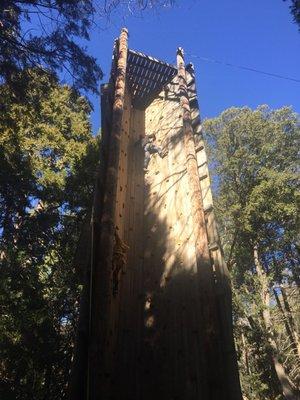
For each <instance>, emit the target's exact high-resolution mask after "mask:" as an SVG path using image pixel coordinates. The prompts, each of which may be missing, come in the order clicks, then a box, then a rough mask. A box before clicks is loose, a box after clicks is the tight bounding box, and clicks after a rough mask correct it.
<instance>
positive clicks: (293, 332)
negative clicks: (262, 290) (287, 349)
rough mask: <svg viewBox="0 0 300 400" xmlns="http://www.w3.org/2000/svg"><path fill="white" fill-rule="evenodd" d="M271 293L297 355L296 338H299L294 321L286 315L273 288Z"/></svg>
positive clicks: (284, 308)
mask: <svg viewBox="0 0 300 400" xmlns="http://www.w3.org/2000/svg"><path fill="white" fill-rule="evenodd" d="M273 293H274V297H275V300H276V304H277V307H278V309H279V311H280V314H281V315H282V319H283V323H284V327H285V330H286V333H287V335H288V337H289V340H290V343H291V346H292V349H293V352H294V353H295V355H296V356H299V354H300V353H299V350H300V348H298V346H297V340H298V339H299V338H298V337H297V332H296V330H295V326H294V324H293V322H294V321H293V319H292V316H288V313H287V310H286V307H285V305H284V304H283V305H282V303H281V301H280V298H279V296H278V293H277V290H276V289H273ZM281 293H282V289H281Z"/></svg>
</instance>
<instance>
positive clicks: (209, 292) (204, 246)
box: [177, 48, 227, 400]
mask: <svg viewBox="0 0 300 400" xmlns="http://www.w3.org/2000/svg"><path fill="white" fill-rule="evenodd" d="M177 68H178V80H179V95H180V103H181V107H182V113H183V137H184V148H185V155H186V169H187V175H188V180H189V189H190V190H189V192H190V201H191V208H192V214H193V215H192V217H193V219H194V225H195V226H196V227H197V231H196V232H195V248H196V261H197V276H198V288H199V312H200V318H199V321H200V322H201V325H202V326H201V338H200V340H201V342H202V346H201V347H202V355H201V356H202V357H203V358H204V359H203V361H202V366H201V367H202V370H201V376H203V379H204V382H203V393H202V397H203V399H209V400H219V399H220V398H227V397H226V392H225V393H224V389H225V382H224V372H223V370H222V351H221V343H220V324H219V321H218V315H217V314H218V311H217V303H216V293H215V282H214V281H215V277H214V272H213V268H212V262H211V257H210V251H209V243H208V236H207V231H206V223H205V214H204V208H203V199H202V192H201V187H200V177H199V172H198V164H197V155H196V149H195V142H194V135H193V127H192V118H191V110H190V103H189V95H188V87H187V77H186V70H185V63H184V53H183V49H182V48H178V50H177ZM201 367H200V368H201Z"/></svg>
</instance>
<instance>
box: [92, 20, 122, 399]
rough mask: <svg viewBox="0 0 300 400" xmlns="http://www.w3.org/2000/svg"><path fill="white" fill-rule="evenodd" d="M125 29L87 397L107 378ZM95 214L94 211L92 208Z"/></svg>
mask: <svg viewBox="0 0 300 400" xmlns="http://www.w3.org/2000/svg"><path fill="white" fill-rule="evenodd" d="M127 41H128V32H127V29H125V28H123V29H122V31H121V35H120V37H119V40H118V48H117V57H116V58H117V60H116V70H115V74H116V76H115V87H114V97H113V99H114V100H113V110H112V126H111V136H110V139H109V154H108V161H107V167H106V178H105V193H104V197H103V206H102V210H101V220H99V221H95V223H96V224H99V225H100V234H99V235H95V238H94V246H93V247H94V259H95V265H94V271H93V277H92V281H93V292H92V296H91V307H92V313H91V315H92V319H91V322H90V346H89V365H88V370H89V378H88V391H87V392H88V394H87V400H90V399H91V400H95V399H99V398H103V394H104V393H105V390H106V388H107V385H108V382H109V378H108V377H107V374H106V356H105V349H106V348H107V347H108V346H109V344H108V342H109V334H108V326H109V321H110V313H109V310H110V301H111V270H112V264H111V261H112V253H113V243H114V233H115V210H116V195H117V182H118V166H119V157H120V138H121V129H122V128H121V126H122V117H123V111H124V97H125V76H126V65H127V52H128V45H127ZM95 215H97V212H96V210H95Z"/></svg>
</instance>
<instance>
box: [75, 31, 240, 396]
mask: <svg viewBox="0 0 300 400" xmlns="http://www.w3.org/2000/svg"><path fill="white" fill-rule="evenodd" d="M127 36H128V34H127V30H126V29H123V30H122V32H121V35H120V37H119V39H118V40H117V41H116V43H115V46H114V51H113V60H112V69H111V76H110V80H109V83H108V84H106V85H103V86H102V95H101V110H102V148H101V160H100V169H99V171H98V177H97V185H96V190H95V198H94V209H93V215H92V219H91V234H90V236H89V240H88V241H87V242H88V243H87V245H89V248H90V257H89V261H88V265H87V268H86V271H87V272H86V282H85V288H84V291H83V295H82V301H81V312H80V314H81V315H80V322H79V329H78V338H77V349H76V354H75V358H74V367H73V373H72V382H71V399H72V400H74V399H88V400H90V399H92V400H96V399H99V400H100V399H101V400H113V399H115V400H150V399H151V400H154V399H163V400H196V399H197V400H221V399H223V400H240V399H241V392H240V385H239V377H238V371H237V363H236V356H235V348H234V341H233V335H232V321H231V319H232V316H231V289H230V281H229V276H228V271H227V268H226V265H225V262H224V259H223V254H222V249H221V247H220V240H219V236H218V232H217V227H216V222H215V217H214V207H213V200H212V194H211V189H210V179H209V171H208V165H207V156H206V152H205V144H204V142H203V139H202V133H201V122H200V117H199V107H198V102H197V93H196V85H195V75H194V70H193V66H192V65H187V66H185V62H184V55H183V50H182V49H180V48H179V49H178V50H177V66H174V65H170V64H167V63H165V62H162V61H159V60H156V59H154V58H152V57H149V56H147V55H145V54H142V53H138V52H136V51H133V50H131V49H128V46H127V39H128V38H127ZM147 134H155V135H156V144H157V145H158V146H159V147H160V148H161V149H162V150H163V151H164V152H165V154H166V155H165V157H163V158H161V157H160V156H159V155H158V154H157V153H156V154H153V155H152V156H151V159H150V163H149V167H148V171H147V172H145V171H144V170H143V163H144V156H145V153H144V150H143V147H142V145H141V137H144V136H145V135H147Z"/></svg>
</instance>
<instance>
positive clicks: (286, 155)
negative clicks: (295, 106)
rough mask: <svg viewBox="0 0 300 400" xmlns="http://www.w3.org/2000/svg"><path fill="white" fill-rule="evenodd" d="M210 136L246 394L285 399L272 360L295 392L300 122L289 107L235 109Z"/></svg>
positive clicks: (214, 122) (211, 124)
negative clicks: (292, 294) (292, 291)
mask: <svg viewBox="0 0 300 400" xmlns="http://www.w3.org/2000/svg"><path fill="white" fill-rule="evenodd" d="M204 130H205V132H206V137H207V141H208V144H209V150H210V157H211V160H212V169H213V171H214V173H215V183H216V184H215V187H216V211H217V214H218V219H219V226H220V230H221V236H222V238H223V247H224V250H225V255H226V258H227V262H228V265H229V267H230V268H231V274H232V281H233V292H234V320H235V336H236V343H237V347H238V355H239V364H240V372H241V380H242V386H243V391H244V394H245V397H246V398H247V399H253V400H254V399H255V400H256V399H272V400H273V399H275V398H278V399H279V398H282V390H283V389H282V387H281V386H280V379H279V377H278V375H277V374H276V371H275V363H274V355H275V356H276V357H277V358H278V360H279V362H281V363H282V365H284V368H285V373H286V376H287V377H288V379H290V381H291V382H292V386H293V388H294V389H295V390H296V387H297V386H298V385H299V381H298V378H297V372H299V365H300V364H299V355H297V351H296V345H297V337H296V336H293V334H289V333H288V329H289V328H292V329H296V330H297V329H299V325H297V323H296V322H295V321H296V318H295V310H296V308H295V304H296V303H295V301H294V300H293V297H290V298H289V299H288V301H289V302H290V303H291V304H293V306H292V307H291V308H292V309H291V310H290V314H289V313H288V308H289V305H288V304H287V303H285V302H284V299H283V297H282V295H283V294H284V292H283V291H284V290H286V289H288V288H297V287H298V288H299V279H297V276H299V260H300V255H299V253H298V249H299V246H298V231H299V219H298V215H299V169H298V162H297V159H298V158H297V157H298V149H299V139H300V125H299V118H298V116H297V115H296V114H295V113H294V112H293V111H292V109H291V108H289V107H283V108H281V109H279V110H274V111H273V110H270V109H269V108H268V107H267V106H260V107H258V108H257V109H256V110H251V109H250V108H248V107H243V108H230V109H228V110H226V111H224V112H223V113H222V114H221V115H220V116H219V117H217V118H214V119H211V120H207V121H205V123H204ZM255 254H257V258H255V257H256V256H255ZM295 290H297V289H295ZM275 294H277V299H276V296H275ZM278 301H279V303H278ZM268 318H270V319H271V324H272V325H271V327H268V326H267V325H266V323H267V322H266V321H268ZM283 332H284V333H285V334H284V338H283V334H282V333H283ZM286 340H287V342H288V343H286ZM287 348H288V349H289V350H288V351H286V349H287ZM291 348H292V351H291V350H290V349H291ZM281 384H282V382H281Z"/></svg>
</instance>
